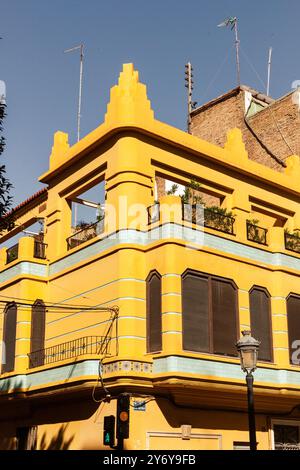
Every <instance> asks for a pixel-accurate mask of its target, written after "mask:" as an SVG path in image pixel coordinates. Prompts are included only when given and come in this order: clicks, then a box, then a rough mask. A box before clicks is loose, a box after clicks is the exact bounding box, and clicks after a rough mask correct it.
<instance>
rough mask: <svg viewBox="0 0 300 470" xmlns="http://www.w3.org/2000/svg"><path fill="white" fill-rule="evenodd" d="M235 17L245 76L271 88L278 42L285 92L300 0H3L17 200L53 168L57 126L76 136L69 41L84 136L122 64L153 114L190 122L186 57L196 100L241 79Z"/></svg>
mask: <svg viewBox="0 0 300 470" xmlns="http://www.w3.org/2000/svg"><path fill="white" fill-rule="evenodd" d="M231 15H233V16H237V17H238V20H239V30H240V41H241V81H242V83H246V84H248V85H250V86H252V87H254V88H257V89H260V90H261V91H265V89H264V87H263V84H262V83H261V80H262V81H263V82H266V75H267V55H268V48H269V46H272V47H273V63H272V76H271V88H270V92H271V95H272V96H273V97H275V98H276V97H279V96H281V95H283V94H285V93H287V92H288V91H289V90H290V89H291V83H292V82H293V81H294V80H297V79H300V70H299V59H298V54H297V53H296V51H297V44H298V41H299V25H298V22H299V17H300V2H299V1H297V0H288V1H284V0H268V1H264V2H263V1H261V0H260V1H257V0H252V1H251V2H250V1H244V0H228V1H226V0H210V1H207V0H202V1H201V0H151V1H144V0H139V1H138V0H109V1H103V0H63V1H62V0H51V1H50V0H42V1H41V0H0V19H1V21H0V36H1V37H2V38H3V39H2V40H1V41H0V58H1V60H0V80H4V81H5V82H6V87H7V106H8V117H7V119H6V121H5V137H6V139H7V147H6V150H5V153H4V154H3V155H2V161H3V163H5V164H6V167H7V173H8V176H9V178H10V180H11V181H12V183H13V185H14V189H13V196H14V204H18V203H19V202H21V201H22V200H24V199H26V198H27V197H28V196H30V195H31V194H32V193H34V192H35V191H37V190H38V189H40V188H41V187H42V185H41V184H40V183H38V182H37V178H38V176H39V175H41V174H42V173H43V172H44V171H45V170H47V168H48V159H49V154H50V151H51V146H52V141H53V133H54V132H55V131H56V130H62V131H65V132H68V133H69V141H70V143H71V144H73V143H75V140H76V113H77V95H78V80H79V55H78V53H76V52H75V53H70V54H64V53H63V51H64V49H67V48H69V47H72V46H74V45H77V44H79V43H81V42H82V43H84V45H85V63H84V83H83V107H82V135H86V134H87V133H89V132H90V131H91V130H92V129H94V128H95V127H97V126H98V125H99V124H100V123H101V122H102V120H103V116H104V113H105V111H106V105H107V102H108V99H109V90H110V87H111V86H112V85H114V84H115V83H116V81H117V77H118V74H119V72H120V70H121V68H122V63H125V62H133V63H134V65H135V67H136V68H137V69H138V70H139V72H140V79H141V81H142V82H144V83H146V85H147V88H148V96H149V98H150V100H151V102H152V107H153V109H154V112H155V116H156V117H157V118H158V119H159V120H161V121H165V122H167V123H169V124H171V125H174V126H176V127H179V128H182V129H185V126H186V90H185V88H184V65H185V63H186V62H187V61H188V60H190V61H191V62H192V64H193V67H194V82H195V88H194V99H195V100H197V101H198V103H199V104H201V103H203V102H206V101H208V100H209V99H211V98H213V97H215V96H218V95H219V94H221V93H223V92H225V91H227V90H228V89H231V88H233V87H234V86H235V84H236V73H235V56H234V49H233V48H232V45H233V33H232V32H231V31H230V30H229V29H225V28H217V24H218V23H220V22H221V21H222V20H223V19H224V18H225V17H227V16H231ZM250 64H251V65H250ZM253 67H254V69H255V70H256V72H254V70H253ZM258 76H259V77H260V79H259V78H258Z"/></svg>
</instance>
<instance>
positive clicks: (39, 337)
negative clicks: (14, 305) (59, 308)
mask: <svg viewBox="0 0 300 470" xmlns="http://www.w3.org/2000/svg"><path fill="white" fill-rule="evenodd" d="M45 321H46V312H45V304H44V302H43V301H42V300H36V301H35V303H34V304H33V306H32V311H31V341H30V352H31V353H32V352H34V351H41V350H43V349H44V347H45ZM31 358H32V361H30V364H29V367H38V366H41V365H43V364H44V355H43V353H42V351H41V352H40V353H36V354H34V355H31Z"/></svg>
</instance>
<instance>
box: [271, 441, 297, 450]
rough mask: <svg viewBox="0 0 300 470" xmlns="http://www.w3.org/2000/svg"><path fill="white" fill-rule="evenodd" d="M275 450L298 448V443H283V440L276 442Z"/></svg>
mask: <svg viewBox="0 0 300 470" xmlns="http://www.w3.org/2000/svg"><path fill="white" fill-rule="evenodd" d="M275 450H300V444H298V443H295V444H290V443H288V444H287V443H283V442H276V443H275Z"/></svg>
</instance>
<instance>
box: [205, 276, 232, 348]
mask: <svg viewBox="0 0 300 470" xmlns="http://www.w3.org/2000/svg"><path fill="white" fill-rule="evenodd" d="M211 292H212V337H213V352H214V353H215V354H225V355H228V356H236V355H237V350H236V346H235V343H236V341H237V298H236V288H235V287H234V285H233V284H232V283H231V282H228V281H225V280H223V279H212V286H211Z"/></svg>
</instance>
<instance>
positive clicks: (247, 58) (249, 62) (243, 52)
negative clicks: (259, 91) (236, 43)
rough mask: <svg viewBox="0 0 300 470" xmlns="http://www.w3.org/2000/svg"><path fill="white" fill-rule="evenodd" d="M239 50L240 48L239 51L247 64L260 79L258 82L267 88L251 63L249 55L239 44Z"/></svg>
mask: <svg viewBox="0 0 300 470" xmlns="http://www.w3.org/2000/svg"><path fill="white" fill-rule="evenodd" d="M240 50H241V53H242V54H243V56H244V58H245V59H246V61H247V63H248V65H249V66H250V67H251V69H252V71H253V72H254V73H255V75H256V76H257V78H258V80H259V81H260V83H261V84H262V86H263V87H264V88H265V89H267V86H266V84H265V82H264V81H263V79H262V78H261V76H260V75H259V73H258V71H257V70H256V68H255V67H254V65H253V64H252V62H251V60H250V59H249V57H248V56H247V54H246V52H245V51H244V49H243V48H242V47H241V45H240Z"/></svg>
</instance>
